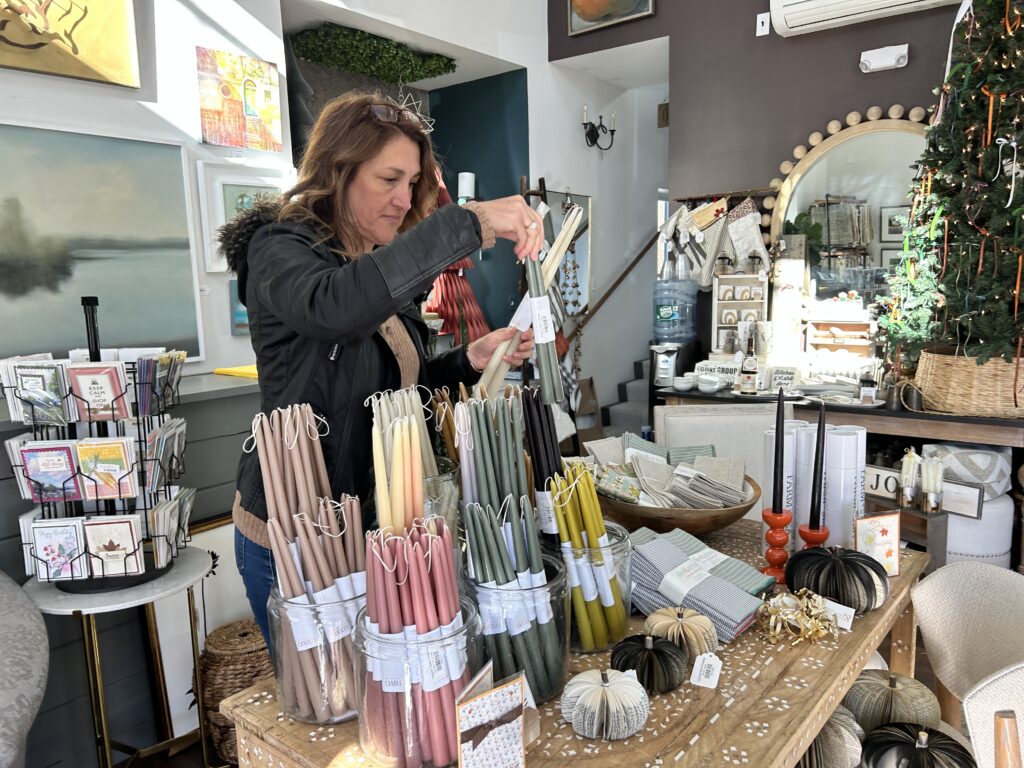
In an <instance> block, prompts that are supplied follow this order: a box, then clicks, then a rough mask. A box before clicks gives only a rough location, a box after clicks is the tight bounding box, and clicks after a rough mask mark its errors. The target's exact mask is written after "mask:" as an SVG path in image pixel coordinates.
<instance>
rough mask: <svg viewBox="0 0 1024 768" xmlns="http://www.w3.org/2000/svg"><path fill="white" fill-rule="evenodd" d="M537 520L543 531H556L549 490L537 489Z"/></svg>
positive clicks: (556, 526) (553, 507) (552, 503)
mask: <svg viewBox="0 0 1024 768" xmlns="http://www.w3.org/2000/svg"><path fill="white" fill-rule="evenodd" d="M537 522H538V523H539V524H540V529H541V530H542V531H543V532H544V533H558V521H557V520H555V504H554V502H553V501H552V500H551V492H550V491H537Z"/></svg>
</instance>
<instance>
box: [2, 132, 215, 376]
mask: <svg viewBox="0 0 1024 768" xmlns="http://www.w3.org/2000/svg"><path fill="white" fill-rule="evenodd" d="M0 146H3V147H17V148H18V149H17V151H16V152H13V151H12V152H5V153H4V154H3V158H2V159H0V168H2V172H0V274H2V275H3V278H2V279H0V299H2V300H0V328H3V329H4V332H3V333H2V334H0V357H7V356H9V355H22V354H28V353H32V352H52V353H53V354H54V356H56V357H67V354H68V350H69V349H74V348H76V347H82V346H84V345H85V341H86V339H85V324H84V320H83V314H82V307H81V301H80V297H82V296H97V297H99V328H100V342H101V343H102V345H103V346H104V347H145V346H167V347H168V348H170V347H174V348H177V349H182V350H185V351H187V352H188V355H189V357H191V358H196V357H200V356H201V355H202V347H201V333H200V328H201V327H202V325H201V323H200V318H199V308H198V303H197V299H196V295H197V292H198V284H197V280H196V275H195V272H194V270H193V257H192V243H191V238H190V233H191V227H190V224H189V213H188V200H187V198H186V187H185V165H184V161H183V152H182V148H181V146H180V145H177V144H162V143H157V142H150V141H134V140H129V139H117V138H111V137H106V136H91V135H86V134H81V133H70V132H67V131H54V130H48V129H41V128H31V127H27V126H16V125H0Z"/></svg>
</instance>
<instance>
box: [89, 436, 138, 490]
mask: <svg viewBox="0 0 1024 768" xmlns="http://www.w3.org/2000/svg"><path fill="white" fill-rule="evenodd" d="M75 449H76V450H77V452H78V464H79V466H80V467H81V473H82V477H81V485H82V492H83V496H84V497H85V498H86V499H87V500H89V501H95V500H97V499H133V498H135V497H136V496H137V495H138V492H139V488H138V482H137V481H136V474H137V473H136V467H135V442H134V441H133V440H132V439H131V438H127V437H98V438H90V439H87V440H79V441H78V443H76V444H75Z"/></svg>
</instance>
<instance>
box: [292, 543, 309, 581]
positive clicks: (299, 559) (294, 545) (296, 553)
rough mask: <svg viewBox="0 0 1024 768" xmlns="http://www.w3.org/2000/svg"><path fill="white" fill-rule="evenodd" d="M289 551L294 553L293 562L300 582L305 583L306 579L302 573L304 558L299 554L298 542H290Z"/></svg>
mask: <svg viewBox="0 0 1024 768" xmlns="http://www.w3.org/2000/svg"><path fill="white" fill-rule="evenodd" d="M288 550H289V551H290V552H291V553H292V561H293V562H294V563H295V570H296V571H297V572H298V574H299V582H300V583H305V581H306V577H305V576H304V575H303V573H302V556H301V555H300V554H299V544H298V542H295V541H289V542H288Z"/></svg>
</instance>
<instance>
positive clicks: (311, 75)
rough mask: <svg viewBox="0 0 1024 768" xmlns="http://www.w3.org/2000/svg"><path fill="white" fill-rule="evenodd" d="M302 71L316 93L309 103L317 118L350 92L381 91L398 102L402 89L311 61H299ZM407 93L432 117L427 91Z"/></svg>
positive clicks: (406, 89)
mask: <svg viewBox="0 0 1024 768" xmlns="http://www.w3.org/2000/svg"><path fill="white" fill-rule="evenodd" d="M298 63H299V70H300V71H301V72H302V76H303V78H305V80H306V82H307V83H309V87H310V88H312V89H313V95H312V97H310V98H309V99H308V100H307V106H308V107H309V111H310V112H312V113H313V115H314V117H315V116H317V115H319V114H320V110H322V109H323V108H324V105H325V104H326V103H327V102H328V101H330V100H331V99H333V98H334V97H335V96H341V94H343V93H348V92H349V91H379V92H380V93H382V94H384V95H385V96H390V97H391V98H393V99H399V88H398V86H397V85H391V84H389V83H382V82H381V81H380V80H375V79H374V78H372V77H367V76H366V75H359V74H356V73H354V72H345V71H344V70H341V69H335V68H334V67H325V66H323V65H322V64H314V63H313V62H312V61H306V60H305V59H298ZM404 90H405V92H406V93H411V94H413V95H414V96H415V97H416V98H417V99H420V100H421V101H422V106H421V107H420V111H421V112H423V113H424V114H430V112H429V110H430V99H429V95H428V94H427V92H426V91H421V90H419V89H418V88H405V89H404Z"/></svg>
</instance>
